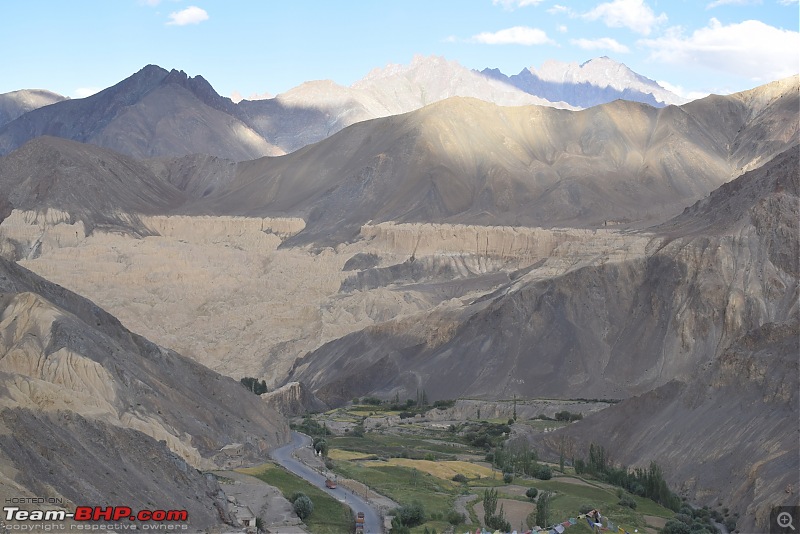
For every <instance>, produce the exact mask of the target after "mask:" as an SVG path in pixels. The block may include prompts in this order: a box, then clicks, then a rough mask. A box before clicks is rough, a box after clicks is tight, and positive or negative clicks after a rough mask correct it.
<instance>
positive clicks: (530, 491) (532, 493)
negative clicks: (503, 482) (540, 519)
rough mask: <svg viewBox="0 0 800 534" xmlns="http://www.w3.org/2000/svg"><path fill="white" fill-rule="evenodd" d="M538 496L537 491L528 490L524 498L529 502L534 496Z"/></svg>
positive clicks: (534, 489)
mask: <svg viewBox="0 0 800 534" xmlns="http://www.w3.org/2000/svg"><path fill="white" fill-rule="evenodd" d="M538 494H539V490H538V489H536V488H528V490H527V491H526V492H525V496H526V497H527V498H529V499H530V500H531V501H533V500H534V499H536V495H538ZM540 526H541V525H540Z"/></svg>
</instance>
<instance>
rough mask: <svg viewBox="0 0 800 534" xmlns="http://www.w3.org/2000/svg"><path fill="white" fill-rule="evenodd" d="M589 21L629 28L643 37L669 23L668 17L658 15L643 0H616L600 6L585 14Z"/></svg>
mask: <svg viewBox="0 0 800 534" xmlns="http://www.w3.org/2000/svg"><path fill="white" fill-rule="evenodd" d="M582 16H583V18H585V19H587V20H597V19H600V20H602V21H603V22H604V23H605V25H606V26H608V27H610V28H628V29H629V30H632V31H634V32H636V33H640V34H642V35H650V32H651V31H652V30H653V28H654V27H655V26H658V25H659V24H663V23H665V22H666V21H667V15H666V14H665V13H661V14H660V15H656V14H655V13H654V12H653V10H652V9H651V8H650V6H648V5H647V4H645V3H644V1H643V0H614V1H613V2H606V3H603V4H600V5H598V6H597V7H595V8H594V9H592V10H591V11H589V12H587V13H584V14H583V15H582Z"/></svg>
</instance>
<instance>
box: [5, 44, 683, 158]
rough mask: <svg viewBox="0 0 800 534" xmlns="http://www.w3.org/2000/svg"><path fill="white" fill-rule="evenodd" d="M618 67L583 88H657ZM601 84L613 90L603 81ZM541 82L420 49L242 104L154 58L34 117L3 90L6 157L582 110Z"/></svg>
mask: <svg viewBox="0 0 800 534" xmlns="http://www.w3.org/2000/svg"><path fill="white" fill-rule="evenodd" d="M601 59H603V58H601ZM601 59H596V60H592V61H590V62H587V63H588V64H595V63H597V62H600V61H601ZM608 61H610V60H608ZM614 65H617V66H618V68H617V69H616V71H621V70H625V71H626V74H625V76H620V75H618V74H616V75H612V80H611V83H612V85H613V86H614V88H613V89H608V87H606V85H603V84H608V83H609V81H608V80H606V81H604V82H598V81H597V80H596V78H597V76H595V77H594V78H591V83H593V84H594V85H592V86H591V87H589V88H588V89H587V88H584V89H585V90H587V91H589V92H590V93H591V94H592V95H594V96H593V97H592V98H593V100H592V102H593V103H606V102H610V101H611V100H613V99H615V98H618V97H626V96H630V97H631V98H632V99H638V97H637V95H639V93H638V92H637V91H638V89H634V87H635V88H639V87H640V86H642V87H649V86H647V84H643V83H642V81H641V80H647V79H646V78H643V77H641V76H638V75H636V74H635V73H632V72H630V71H629V70H627V68H624V66H623V65H620V64H616V63H614ZM606 70H609V69H606ZM611 70H614V69H611ZM526 72H527V73H529V72H530V71H529V70H527V69H526V70H524V71H523V73H526ZM487 74H488V75H487ZM578 77H579V76H578ZM495 78H497V79H495ZM614 80H616V82H614ZM619 80H622V81H621V82H620V81H619ZM547 83H548V84H550V82H547ZM598 84H600V85H601V86H602V87H605V89H598V88H597V87H595V86H596V85H598ZM626 84H627V85H626ZM551 85H552V84H551ZM628 85H630V86H631V87H630V88H629V87H628ZM518 86H519V87H518ZM546 87H550V85H547V86H546ZM537 90H538V89H537ZM537 90H533V89H531V87H530V83H528V85H525V84H524V83H522V84H520V83H517V82H516V78H514V77H512V78H511V79H509V78H507V77H505V76H503V75H501V74H500V73H497V72H494V71H492V72H489V71H485V72H484V73H483V74H481V73H479V72H477V71H471V70H469V69H467V68H465V67H463V66H461V65H460V64H458V63H457V62H455V61H447V60H446V59H444V58H442V57H435V56H432V57H422V56H415V57H414V58H413V59H412V61H411V63H410V64H409V65H388V66H386V67H384V68H379V69H374V70H373V71H371V72H370V73H369V74H367V75H366V76H365V77H364V78H363V79H361V80H359V81H357V82H356V83H354V84H353V85H352V86H350V87H343V86H340V85H338V84H336V83H334V82H332V81H329V80H321V81H311V82H306V83H304V84H302V85H300V86H298V87H295V88H293V89H290V90H289V91H287V92H285V93H283V94H281V95H278V96H277V97H275V98H270V99H262V100H252V101H248V100H243V101H241V102H238V103H236V104H234V103H233V102H232V101H231V100H230V99H228V98H225V97H221V96H220V95H219V94H217V93H216V91H214V89H213V88H212V87H211V85H210V84H209V83H208V82H207V81H206V80H205V79H204V78H203V77H202V76H195V77H189V76H187V75H186V74H185V73H184V72H183V71H177V70H172V71H169V72H168V71H166V70H165V69H162V68H161V67H157V66H155V65H148V66H146V67H144V68H143V69H142V70H141V71H139V72H138V73H136V74H134V75H132V76H130V77H129V78H127V79H126V80H123V81H122V82H120V83H118V84H116V85H115V86H113V87H110V88H108V89H105V90H104V91H101V92H100V93H98V94H95V95H92V96H90V97H87V98H83V99H75V100H71V101H69V104H68V105H61V106H57V107H56V108H53V109H48V110H47V111H40V112H38V113H34V114H32V115H29V116H27V117H24V116H23V115H28V113H23V114H21V111H35V110H34V109H33V107H39V105H38V104H37V105H36V106H30V105H29V106H27V107H22V108H20V107H19V106H18V105H16V104H14V106H13V108H14V110H15V111H14V113H13V114H9V115H8V117H7V118H6V119H3V111H2V110H3V104H2V102H3V101H4V98H5V100H12V101H14V102H16V101H17V100H19V95H15V93H8V94H7V95H0V155H1V154H7V153H9V152H10V151H12V150H14V149H15V148H17V147H19V146H22V144H24V143H25V142H26V141H28V140H30V139H32V138H34V137H36V136H40V135H53V136H58V137H65V138H68V139H73V140H76V141H80V142H88V143H93V144H96V145H99V146H103V147H106V148H111V149H113V150H116V151H118V152H121V153H123V154H127V155H131V156H135V157H156V156H183V155H188V154H193V153H203V154H207V155H211V156H217V157H223V158H228V159H232V160H236V161H242V160H247V159H252V158H255V157H259V156H263V155H278V154H281V153H283V152H292V151H295V150H297V149H299V148H301V147H303V146H307V145H309V144H312V143H316V142H318V141H320V140H322V139H325V138H327V137H329V136H330V135H332V134H334V133H336V132H338V131H340V130H341V129H343V128H345V127H347V126H350V125H352V124H355V123H357V122H361V121H364V120H368V119H373V118H378V117H386V116H390V115H396V114H400V113H406V112H409V111H413V110H416V109H419V108H421V107H423V106H425V105H428V104H431V103H434V102H437V101H440V100H443V99H446V98H450V97H453V96H465V97H472V98H478V99H480V100H484V101H487V102H492V103H494V104H498V105H503V106H519V105H546V106H553V107H557V108H566V109H576V108H575V106H574V105H571V104H569V103H566V102H562V101H561V100H562V99H561V98H557V99H555V100H553V98H549V97H544V96H543V95H542V94H539V93H537V92H536V91H537ZM648 90H651V92H652V91H655V92H657V89H653V88H650V89H648ZM615 91H616V92H615ZM661 91H662V92H661V93H658V95H659V98H661V100H663V101H669V102H677V100H676V98H674V95H673V97H669V96H665V95H666V92H665V90H663V89H661ZM550 92H551V93H552V91H550ZM562 92H564V91H562ZM17 93H23V92H17ZM565 94H566V93H565ZM643 101H647V102H650V103H653V104H657V102H656V101H655V100H652V101H650V100H646V99H645V100H643ZM54 102H55V101H54ZM54 102H49V103H54ZM62 104H65V103H64V102H62ZM580 107H586V106H581V105H579V106H578V108H580ZM12 123H13V124H12Z"/></svg>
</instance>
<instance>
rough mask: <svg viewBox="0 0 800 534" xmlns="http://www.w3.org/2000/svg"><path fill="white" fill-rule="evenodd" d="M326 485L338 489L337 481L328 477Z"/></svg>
mask: <svg viewBox="0 0 800 534" xmlns="http://www.w3.org/2000/svg"><path fill="white" fill-rule="evenodd" d="M325 487H326V488H330V489H336V482H334V481H333V480H331V479H329V478H326V479H325Z"/></svg>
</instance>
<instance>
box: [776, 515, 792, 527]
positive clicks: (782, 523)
mask: <svg viewBox="0 0 800 534" xmlns="http://www.w3.org/2000/svg"><path fill="white" fill-rule="evenodd" d="M777 521H778V526H779V527H781V528H786V527H789V528H790V529H792V530H794V525H793V524H792V514H790V513H789V512H781V513H779V514H778V517H777Z"/></svg>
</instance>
